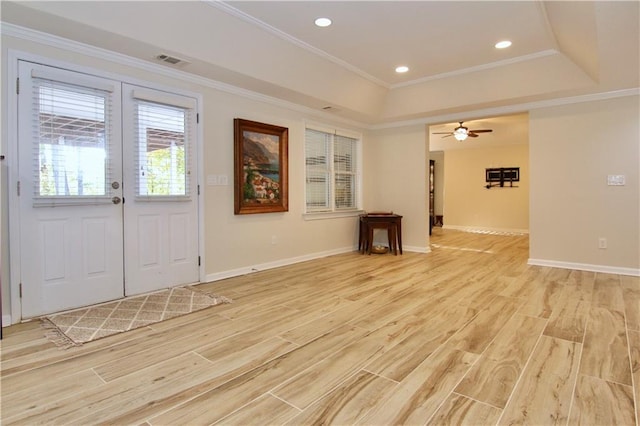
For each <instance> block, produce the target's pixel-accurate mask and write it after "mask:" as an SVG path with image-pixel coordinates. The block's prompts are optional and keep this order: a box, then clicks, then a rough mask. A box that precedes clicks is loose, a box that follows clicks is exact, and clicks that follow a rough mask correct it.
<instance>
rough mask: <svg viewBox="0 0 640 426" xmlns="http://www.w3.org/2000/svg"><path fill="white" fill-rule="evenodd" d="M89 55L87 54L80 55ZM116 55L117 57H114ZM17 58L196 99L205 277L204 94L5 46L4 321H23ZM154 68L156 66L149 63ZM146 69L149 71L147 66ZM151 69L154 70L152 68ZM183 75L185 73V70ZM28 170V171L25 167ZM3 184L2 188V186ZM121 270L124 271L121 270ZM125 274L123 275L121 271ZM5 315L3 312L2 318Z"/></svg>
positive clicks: (200, 244)
mask: <svg viewBox="0 0 640 426" xmlns="http://www.w3.org/2000/svg"><path fill="white" fill-rule="evenodd" d="M83 58H88V56H83ZM115 59H119V58H115ZM20 61H27V62H33V63H37V64H41V65H46V66H51V67H56V68H61V69H65V70H68V71H74V72H79V73H84V74H89V75H92V76H96V77H102V78H107V79H111V80H115V81H119V82H121V83H128V84H133V85H137V86H143V87H148V88H149V89H153V90H160V91H165V92H171V93H175V94H179V95H183V96H188V97H192V98H194V99H196V103H197V105H196V114H197V115H196V117H198V120H197V123H196V134H195V140H194V146H193V152H194V155H195V156H196V161H195V166H196V168H197V170H196V181H197V188H196V200H197V203H198V206H197V211H198V252H199V256H200V259H201V261H200V266H199V270H198V279H199V281H200V282H203V281H204V280H205V270H206V268H205V244H204V235H203V230H204V202H203V200H202V194H203V191H201V185H202V182H203V181H204V179H203V176H204V159H203V143H202V140H203V125H202V123H201V122H200V120H199V117H200V116H202V110H203V95H202V94H201V93H197V92H192V91H189V90H184V89H182V88H178V87H174V86H168V85H163V84H157V83H154V82H151V81H147V80H141V79H138V78H135V77H131V76H129V75H126V74H118V73H112V72H108V71H104V70H101V69H97V68H91V67H87V66H84V65H79V64H75V63H72V62H66V61H61V60H58V59H54V58H51V57H47V56H43V55H38V54H33V53H29V52H25V51H21V50H16V49H8V51H7V74H6V78H7V81H6V83H7V84H6V88H7V90H6V91H7V97H6V99H7V104H6V105H3V110H4V111H6V118H7V126H6V129H7V130H6V140H7V146H6V149H7V154H8V155H7V157H6V159H5V162H6V167H7V185H6V186H5V187H4V188H6V191H7V192H8V194H7V200H8V207H9V208H8V212H9V218H8V224H9V255H10V260H9V292H10V303H11V313H10V321H7V324H17V323H19V322H21V321H22V301H21V295H20V285H21V282H22V277H21V268H22V260H23V259H21V256H20V253H21V252H20V238H21V235H20V231H19V230H20V199H19V198H18V189H17V188H18V182H19V181H20V171H19V170H18V108H17V106H18V94H17V90H18V88H17V79H18V75H19V71H18V64H19V62H20ZM111 62H112V63H115V64H116V65H123V61H117V60H116V61H111ZM127 64H128V65H130V66H131V65H132V63H131V61H128V62H127ZM133 66H134V67H135V68H138V69H142V67H141V66H136V65H135V64H134V65H133ZM151 67H152V68H154V70H155V69H156V68H158V66H155V65H151ZM145 68H147V69H145V71H147V72H148V71H150V70H149V69H148V68H149V66H146V67H145ZM151 72H154V71H153V70H152V71H151ZM162 74H164V75H165V76H166V75H167V74H166V71H165V73H156V75H158V76H162ZM185 75H186V74H185ZM170 77H171V78H174V79H176V81H178V82H182V81H183V80H181V79H180V78H179V77H180V76H179V72H177V71H172V72H171V75H170ZM27 172H30V171H27ZM4 188H3V189H4ZM123 274H124V271H123ZM123 276H124V275H123ZM6 317H7V315H6V314H4V313H3V321H2V322H3V324H4V318H6Z"/></svg>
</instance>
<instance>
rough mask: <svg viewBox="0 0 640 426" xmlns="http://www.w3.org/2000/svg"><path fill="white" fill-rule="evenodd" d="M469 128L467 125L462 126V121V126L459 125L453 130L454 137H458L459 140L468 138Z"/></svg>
mask: <svg viewBox="0 0 640 426" xmlns="http://www.w3.org/2000/svg"><path fill="white" fill-rule="evenodd" d="M468 130H469V129H467V128H466V127H462V123H460V127H457V128H456V129H455V130H454V131H453V137H454V138H456V139H457V140H459V141H463V140H465V139H467V136H469V134H468Z"/></svg>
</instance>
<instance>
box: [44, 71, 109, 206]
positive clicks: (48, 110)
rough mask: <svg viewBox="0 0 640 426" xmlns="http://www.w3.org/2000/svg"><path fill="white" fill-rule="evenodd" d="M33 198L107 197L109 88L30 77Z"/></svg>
mask: <svg viewBox="0 0 640 426" xmlns="http://www.w3.org/2000/svg"><path fill="white" fill-rule="evenodd" d="M32 95H33V106H34V110H33V125H34V129H33V130H34V135H35V137H34V144H33V150H34V155H33V158H34V163H33V173H34V180H33V181H34V183H35V185H34V197H35V198H36V199H44V198H53V197H56V198H58V197H73V198H82V197H108V196H110V190H111V186H110V184H111V178H112V161H113V160H112V158H111V152H112V149H111V143H112V137H111V114H112V96H111V91H110V90H107V89H103V88H90V87H87V86H86V85H82V86H81V85H74V84H71V83H68V82H63V81H54V80H50V79H46V78H34V79H33V93H32Z"/></svg>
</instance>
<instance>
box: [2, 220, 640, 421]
mask: <svg viewBox="0 0 640 426" xmlns="http://www.w3.org/2000/svg"><path fill="white" fill-rule="evenodd" d="M431 242H432V250H433V251H432V253H430V254H418V253H405V254H404V255H402V256H393V255H390V254H388V255H370V256H363V255H360V254H358V253H349V254H343V255H338V256H332V257H328V258H324V259H320V260H314V261H310V262H305V263H299V264H296V265H292V266H287V267H283V268H279V269H273V270H269V271H263V272H257V273H254V274H250V275H246V276H242V277H237V278H232V279H228V280H224V281H219V282H215V283H210V284H205V285H203V287H205V288H207V289H210V290H213V291H214V292H216V293H219V294H223V295H226V296H228V297H231V298H233V299H234V303H233V304H231V305H222V306H216V307H213V308H210V309H206V310H204V311H201V312H198V313H194V314H190V315H188V316H184V317H180V318H176V319H173V320H169V321H165V322H162V323H158V324H154V325H152V326H149V327H147V328H142V329H138V330H135V331H132V332H129V333H123V334H120V335H117V336H113V337H109V338H105V339H102V340H99V341H96V342H93V343H89V344H86V345H84V346H82V347H79V348H72V349H69V350H60V349H58V348H56V347H54V346H53V345H52V344H51V343H49V342H48V341H47V340H46V339H45V338H44V337H43V332H42V330H41V329H40V327H39V325H38V324H37V323H25V324H21V325H17V326H12V327H9V328H5V340H3V341H2V364H1V382H0V384H1V389H2V390H1V392H2V393H1V397H2V414H1V416H2V417H1V421H2V424H3V425H11V424H29V425H30V424H41V423H45V424H78V425H85V424H118V425H120V424H132V425H205V424H207V425H208V424H227V425H267V424H268V425H278V424H291V425H299V424H314V425H315V424H336V425H351V424H364V425H400V424H407V425H424V424H474V425H485V424H487V425H488V424H504V425H507V424H534V425H546V424H570V425H577V424H580V425H588V424H594V425H595V424H597V425H633V424H637V416H638V410H637V407H638V401H639V396H640V395H639V388H638V384H639V379H640V367H639V366H640V280H639V278H637V277H628V276H619V275H608V274H600V273H591V272H581V271H573V270H565V269H553V268H545V267H536V266H528V265H527V264H526V261H527V257H528V238H527V237H526V236H500V235H480V234H470V233H463V232H456V231H442V230H440V229H436V230H435V232H434V235H433V236H432V239H431Z"/></svg>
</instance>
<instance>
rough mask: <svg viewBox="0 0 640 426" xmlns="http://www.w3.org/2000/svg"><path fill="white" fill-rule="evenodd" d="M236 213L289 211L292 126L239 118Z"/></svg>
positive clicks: (235, 178)
mask: <svg viewBox="0 0 640 426" xmlns="http://www.w3.org/2000/svg"><path fill="white" fill-rule="evenodd" d="M233 124H234V139H235V141H234V142H235V143H234V160H235V167H234V168H235V175H234V189H235V197H234V198H235V206H234V213H235V214H253V213H272V212H286V211H289V199H288V181H287V173H288V148H289V147H288V139H289V129H287V128H286V127H279V126H273V125H271V124H264V123H258V122H255V121H249V120H243V119H241V118H236V119H234V120H233Z"/></svg>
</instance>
